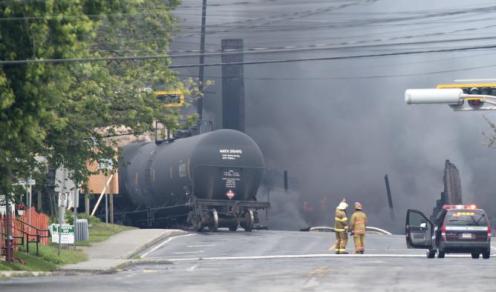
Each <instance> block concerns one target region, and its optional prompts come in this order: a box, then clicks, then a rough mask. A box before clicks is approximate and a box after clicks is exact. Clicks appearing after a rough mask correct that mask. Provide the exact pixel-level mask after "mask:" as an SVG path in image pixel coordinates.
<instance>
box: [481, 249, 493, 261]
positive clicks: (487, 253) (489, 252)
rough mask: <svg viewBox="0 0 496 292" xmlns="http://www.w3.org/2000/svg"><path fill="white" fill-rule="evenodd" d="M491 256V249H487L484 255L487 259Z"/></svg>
mask: <svg viewBox="0 0 496 292" xmlns="http://www.w3.org/2000/svg"><path fill="white" fill-rule="evenodd" d="M490 256H491V251H490V250H486V251H485V252H483V253H482V257H483V258H485V259H488V258H489V257H490Z"/></svg>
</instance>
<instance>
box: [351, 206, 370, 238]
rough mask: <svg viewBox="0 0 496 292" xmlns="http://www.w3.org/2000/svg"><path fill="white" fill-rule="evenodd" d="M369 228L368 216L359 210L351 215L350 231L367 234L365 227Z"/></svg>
mask: <svg viewBox="0 0 496 292" xmlns="http://www.w3.org/2000/svg"><path fill="white" fill-rule="evenodd" d="M366 226H367V215H366V214H365V213H364V212H363V211H361V210H357V211H355V212H354V213H353V215H351V219H350V229H351V230H352V231H353V233H354V234H365V227H366Z"/></svg>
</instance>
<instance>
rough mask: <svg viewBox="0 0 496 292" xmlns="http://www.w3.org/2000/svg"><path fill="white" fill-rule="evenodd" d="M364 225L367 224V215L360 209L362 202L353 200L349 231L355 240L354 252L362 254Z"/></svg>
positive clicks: (363, 249)
mask: <svg viewBox="0 0 496 292" xmlns="http://www.w3.org/2000/svg"><path fill="white" fill-rule="evenodd" d="M365 226H367V215H366V214H365V213H364V212H363V211H362V204H360V202H355V212H353V215H351V219H350V232H351V235H352V236H353V241H354V242H355V253H359V254H363V252H364V251H365V246H364V244H365V242H364V240H365Z"/></svg>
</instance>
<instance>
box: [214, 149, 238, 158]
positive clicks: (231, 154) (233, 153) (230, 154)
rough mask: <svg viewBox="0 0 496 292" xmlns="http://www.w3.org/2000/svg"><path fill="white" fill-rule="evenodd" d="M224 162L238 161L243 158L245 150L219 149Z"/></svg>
mask: <svg viewBox="0 0 496 292" xmlns="http://www.w3.org/2000/svg"><path fill="white" fill-rule="evenodd" d="M219 153H220V155H221V159H222V160H236V159H239V158H241V154H243V150H241V149H219Z"/></svg>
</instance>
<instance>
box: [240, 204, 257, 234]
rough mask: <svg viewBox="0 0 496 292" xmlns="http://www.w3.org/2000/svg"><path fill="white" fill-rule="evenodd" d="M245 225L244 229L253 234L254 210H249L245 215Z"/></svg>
mask: <svg viewBox="0 0 496 292" xmlns="http://www.w3.org/2000/svg"><path fill="white" fill-rule="evenodd" d="M243 217H244V218H243V221H244V222H243V225H242V227H243V228H244V229H245V231H246V232H251V231H252V230H253V225H254V224H255V214H254V213H253V210H252V209H248V211H246V212H245V214H244V215H243Z"/></svg>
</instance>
